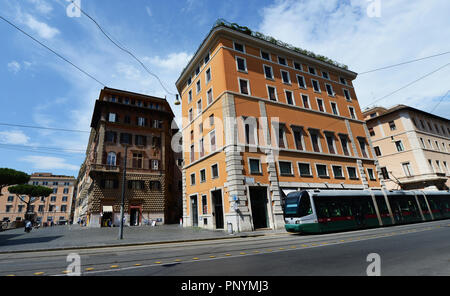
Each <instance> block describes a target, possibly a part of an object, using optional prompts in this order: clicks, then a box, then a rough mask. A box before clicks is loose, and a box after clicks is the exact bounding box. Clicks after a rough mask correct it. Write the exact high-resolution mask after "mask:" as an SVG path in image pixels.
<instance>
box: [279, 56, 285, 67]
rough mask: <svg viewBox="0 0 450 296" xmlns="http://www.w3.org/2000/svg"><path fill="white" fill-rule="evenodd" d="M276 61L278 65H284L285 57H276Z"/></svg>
mask: <svg viewBox="0 0 450 296" xmlns="http://www.w3.org/2000/svg"><path fill="white" fill-rule="evenodd" d="M278 63H279V64H280V65H284V66H286V59H285V58H282V57H278Z"/></svg>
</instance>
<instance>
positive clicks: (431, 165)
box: [428, 159, 434, 173]
mask: <svg viewBox="0 0 450 296" xmlns="http://www.w3.org/2000/svg"><path fill="white" fill-rule="evenodd" d="M428 164H429V165H430V169H431V172H433V173H434V168H433V162H431V159H428Z"/></svg>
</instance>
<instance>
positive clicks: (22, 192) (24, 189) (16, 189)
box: [8, 184, 53, 220]
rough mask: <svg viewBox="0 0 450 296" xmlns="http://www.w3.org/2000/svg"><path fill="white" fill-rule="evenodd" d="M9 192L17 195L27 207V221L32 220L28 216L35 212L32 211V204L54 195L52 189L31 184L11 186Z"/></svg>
mask: <svg viewBox="0 0 450 296" xmlns="http://www.w3.org/2000/svg"><path fill="white" fill-rule="evenodd" d="M8 191H9V192H10V193H13V194H15V195H17V197H18V198H19V199H20V200H21V201H23V202H24V203H25V204H26V205H27V211H26V214H25V219H26V220H31V219H29V218H27V216H30V215H32V214H33V212H31V211H30V206H31V204H32V203H34V202H35V201H36V200H38V199H39V198H41V197H48V196H49V195H50V194H52V193H53V189H52V188H48V187H44V186H36V185H29V184H21V185H15V186H11V187H9V188H8Z"/></svg>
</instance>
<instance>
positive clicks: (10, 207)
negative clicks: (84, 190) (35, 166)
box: [0, 173, 75, 224]
mask: <svg viewBox="0 0 450 296" xmlns="http://www.w3.org/2000/svg"><path fill="white" fill-rule="evenodd" d="M28 183H29V184H32V185H40V186H47V187H50V188H53V193H52V194H50V195H49V196H48V197H46V198H39V199H38V200H36V201H34V202H33V203H32V204H31V211H32V212H34V213H36V214H37V218H36V219H37V220H36V222H37V223H41V224H43V223H47V224H51V222H52V221H53V223H54V224H68V223H69V222H70V216H71V211H72V199H73V195H74V186H75V178H74V177H71V176H60V175H53V174H51V173H34V174H32V175H31V177H30V181H29V182H28ZM26 209H27V205H26V203H24V202H23V201H21V200H20V198H18V197H17V195H15V194H11V193H9V191H8V187H5V188H3V189H2V196H1V198H0V221H8V220H9V221H10V222H13V221H21V220H24V217H25V212H26Z"/></svg>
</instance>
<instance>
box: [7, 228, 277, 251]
mask: <svg viewBox="0 0 450 296" xmlns="http://www.w3.org/2000/svg"><path fill="white" fill-rule="evenodd" d="M279 234H286V233H284V232H282V233H268V234H243V235H238V236H233V237H213V238H199V239H191V240H189V239H187V240H173V241H155V242H141V243H123V244H112V245H95V246H85V247H76V246H72V247H61V248H51V249H34V250H17V251H0V255H5V254H20V253H38V252H52V251H68V250H89V249H106V248H116V247H132V246H151V245H160V244H176V243H189V242H201V241H212V240H226V239H235V238H247V237H261V236H269V235H279Z"/></svg>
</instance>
